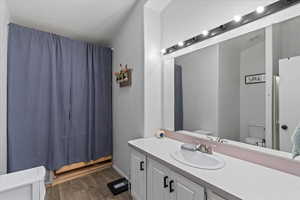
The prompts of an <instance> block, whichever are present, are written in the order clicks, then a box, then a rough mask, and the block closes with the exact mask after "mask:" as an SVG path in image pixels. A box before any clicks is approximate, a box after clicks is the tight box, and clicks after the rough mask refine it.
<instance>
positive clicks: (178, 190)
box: [170, 173, 205, 200]
mask: <svg viewBox="0 0 300 200" xmlns="http://www.w3.org/2000/svg"><path fill="white" fill-rule="evenodd" d="M172 178H173V179H172V180H171V181H173V182H170V184H171V185H170V186H171V191H173V192H172V196H173V197H172V199H176V200H204V198H205V196H204V188H203V187H201V186H200V185H197V184H196V183H193V182H191V181H189V180H188V179H186V178H184V177H183V176H180V175H179V174H176V173H173V176H172Z"/></svg>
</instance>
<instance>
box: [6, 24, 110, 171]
mask: <svg viewBox="0 0 300 200" xmlns="http://www.w3.org/2000/svg"><path fill="white" fill-rule="evenodd" d="M111 153H112V51H111V49H109V48H104V47H100V46H98V45H94V44H88V43H85V42H82V41H76V40H71V39H68V38H65V37H62V36H58V35H55V34H51V33H46V32H42V31H37V30H34V29H30V28H26V27H22V26H19V25H16V24H10V25H9V40H8V169H9V172H14V171H18V170H23V169H28V168H32V167H36V166H41V165H43V166H45V167H46V168H47V169H49V170H56V169H59V168H60V167H62V166H64V165H68V164H72V163H76V162H83V161H90V160H95V159H97V158H100V157H103V156H108V155H111Z"/></svg>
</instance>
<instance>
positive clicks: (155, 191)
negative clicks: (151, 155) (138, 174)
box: [147, 159, 170, 200]
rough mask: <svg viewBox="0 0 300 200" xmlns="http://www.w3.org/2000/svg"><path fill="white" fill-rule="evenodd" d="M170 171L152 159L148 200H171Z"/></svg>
mask: <svg viewBox="0 0 300 200" xmlns="http://www.w3.org/2000/svg"><path fill="white" fill-rule="evenodd" d="M169 176H170V175H169V170H168V169H167V168H166V167H164V166H163V165H161V164H159V163H158V162H156V161H153V160H151V159H149V160H148V169H147V200H169V199H170V198H168V196H169V179H170V177H169Z"/></svg>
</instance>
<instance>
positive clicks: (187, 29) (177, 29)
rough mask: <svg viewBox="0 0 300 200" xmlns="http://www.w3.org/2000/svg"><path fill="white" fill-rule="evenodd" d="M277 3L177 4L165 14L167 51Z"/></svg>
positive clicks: (195, 0)
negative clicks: (235, 19)
mask: <svg viewBox="0 0 300 200" xmlns="http://www.w3.org/2000/svg"><path fill="white" fill-rule="evenodd" d="M275 1H277V0H242V1H241V0H210V1H207V0H188V1H183V0H173V1H172V2H171V3H170V4H169V5H168V7H167V8H165V9H164V11H163V13H162V46H163V47H164V48H166V47H169V46H172V45H174V44H177V42H178V41H182V40H186V39H188V38H191V37H193V36H195V35H198V34H200V33H201V32H202V30H204V29H212V28H215V27H217V26H219V25H221V24H223V23H226V22H228V21H231V20H232V18H233V16H234V15H244V14H247V13H249V12H252V11H254V10H255V9H256V8H257V7H258V6H261V5H262V6H265V5H268V4H271V3H273V2H275Z"/></svg>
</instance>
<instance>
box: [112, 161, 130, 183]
mask: <svg viewBox="0 0 300 200" xmlns="http://www.w3.org/2000/svg"><path fill="white" fill-rule="evenodd" d="M112 168H113V169H114V170H116V171H117V172H118V173H119V174H120V175H121V176H123V177H124V178H126V179H127V180H129V178H128V176H127V175H126V173H125V172H124V171H122V170H121V169H120V168H119V167H117V166H116V165H114V164H113V166H112Z"/></svg>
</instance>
